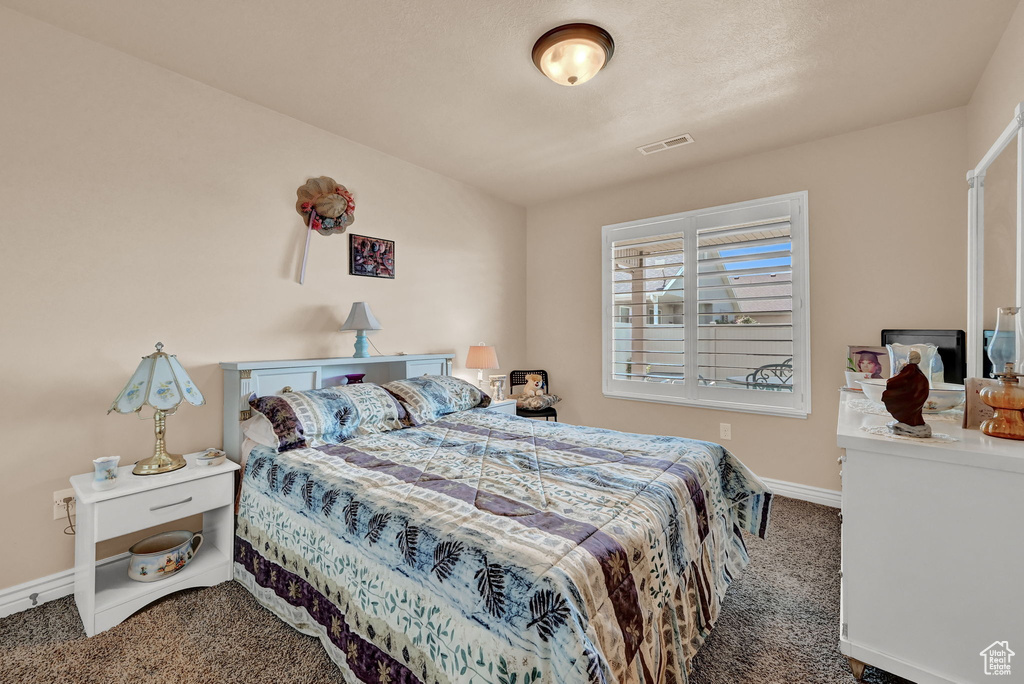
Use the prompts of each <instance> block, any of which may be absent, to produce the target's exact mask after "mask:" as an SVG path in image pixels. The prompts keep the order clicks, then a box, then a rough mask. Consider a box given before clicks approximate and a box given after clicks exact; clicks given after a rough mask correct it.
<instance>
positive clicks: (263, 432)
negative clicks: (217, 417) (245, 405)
mask: <svg viewBox="0 0 1024 684" xmlns="http://www.w3.org/2000/svg"><path fill="white" fill-rule="evenodd" d="M242 434H243V435H245V436H246V437H248V438H249V439H251V440H252V441H254V442H256V443H257V444H262V445H263V446H268V447H270V448H271V449H273V450H274V451H277V447H278V445H279V444H280V441H279V440H278V438H277V434H276V433H275V432H274V424H273V423H271V422H270V419H269V418H267V417H266V416H265V415H263V414H262V413H260V412H259V411H253V412H252V418H250V419H249V420H247V421H245V422H243V423H242Z"/></svg>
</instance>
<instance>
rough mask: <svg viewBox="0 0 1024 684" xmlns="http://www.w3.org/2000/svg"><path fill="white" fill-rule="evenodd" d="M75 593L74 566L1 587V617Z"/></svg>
mask: <svg viewBox="0 0 1024 684" xmlns="http://www.w3.org/2000/svg"><path fill="white" fill-rule="evenodd" d="M127 557H128V553H127V552H125V553H121V554H118V555H116V556H111V557H110V558H104V559H103V560H101V561H99V562H98V563H97V566H103V565H106V564H108V563H116V562H117V561H119V560H121V559H123V558H127ZM73 593H75V570H74V568H71V569H69V570H63V571H61V572H55V573H54V574H52V575H47V576H46V577H40V578H39V579H34V580H30V581H28V582H25V583H23V584H18V585H15V586H13V587H8V588H7V589H0V618H5V617H7V616H8V615H13V614H15V613H20V612H21V611H23V610H28V609H29V608H34V607H35V606H39V605H42V604H44V603H46V602H48V601H54V600H56V599H59V598H63V597H65V596H70V595H71V594H73Z"/></svg>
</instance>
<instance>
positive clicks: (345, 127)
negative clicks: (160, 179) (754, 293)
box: [0, 0, 1018, 204]
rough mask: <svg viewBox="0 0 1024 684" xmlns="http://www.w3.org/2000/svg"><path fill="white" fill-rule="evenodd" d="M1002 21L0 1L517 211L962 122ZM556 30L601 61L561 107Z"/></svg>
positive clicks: (616, 9) (639, 1) (598, 3)
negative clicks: (575, 32) (678, 137)
mask: <svg viewBox="0 0 1024 684" xmlns="http://www.w3.org/2000/svg"><path fill="white" fill-rule="evenodd" d="M1017 2H1018V0H857V1H855V2H849V1H841V0H760V1H758V2H755V1H753V0H732V1H725V0H688V1H685V2H683V1H680V0H675V1H665V2H652V1H649V0H633V1H631V2H626V1H623V0H619V1H618V2H611V1H608V0H588V1H586V2H584V1H580V0H576V1H573V0H569V1H565V2H553V1H552V0H518V1H511V0H435V1H433V2H425V1H422V0H421V1H418V2H416V1H409V0H405V1H402V2H399V1H398V0H378V1H375V2H374V1H371V0H363V1H362V2H356V1H352V0H292V1H290V2H285V1H283V0H281V1H278V2H269V1H266V0H263V1H260V2H253V1H251V0H250V1H248V2H245V1H243V0H220V1H219V2H209V1H208V0H207V1H202V0H176V1H175V2H167V1H166V0H163V1H161V2H155V1H153V0H135V1H132V0H90V1H89V2H79V1H77V0H0V3H2V4H5V5H7V6H9V7H11V8H14V9H16V10H19V11H21V12H23V13H25V14H28V15H30V16H33V17H36V18H38V19H41V20H43V21H46V22H49V23H51V24H54V25H56V26H59V27H61V28H64V29H67V30H69V31H72V32H74V33H77V34H80V35H82V36H85V37H88V38H91V39H93V40H96V41H98V42H100V43H103V44H106V45H109V46H111V47H114V48H117V49H119V50H122V51H124V52H127V53H129V54H132V55H135V56H137V57H139V58H141V59H144V60H147V61H149V62H153V63H155V64H158V65H160V66H163V67H166V68H167V69H171V70H173V71H176V72H179V73H181V74H184V75H186V76H189V77H191V78H194V79H196V80H197V81H201V82H203V83H207V84H209V85H211V86H214V87H216V88H219V89H221V90H224V91H227V92H229V93H232V94H234V95H237V96H239V97H242V98H245V99H247V100H250V101H252V102H256V103H259V104H261V105H264V106H266V107H269V108H271V109H274V110H276V111H279V112H282V113H285V114H288V115H290V116H293V117H295V118H296V119H300V120H302V121H305V122H307V123H309V124H312V125H314V126H317V127H319V128H322V129H325V130H328V131H331V132H334V133H337V134H338V135H341V136H344V137H346V138H349V139H351V140H355V141H357V142H360V143H363V144H365V145H368V146H370V147H373V148H376V149H379V150H382V151H384V152H387V153H390V154H392V155H394V156H396V157H400V158H402V159H406V160H408V161H411V162H413V163H415V164H418V165H420V166H423V167H426V168H429V169H433V170H436V171H438V172H440V173H442V174H445V175H447V176H450V177H452V178H456V179H459V180H462V181H464V182H466V183H469V184H471V185H475V186H477V187H480V188H483V189H484V190H487V191H489V192H492V193H494V194H495V195H498V196H500V197H504V198H506V199H508V200H511V201H512V202H515V203H518V204H527V203H536V202H538V201H543V200H546V199H551V198H554V197H558V196H561V195H566V194H572V193H577V192H580V191H583V190H588V189H591V188H596V187H600V186H605V185H610V184H613V183H620V182H623V181H628V180H632V179H636V178H640V177H643V176H648V175H654V174H660V173H664V172H666V171H670V170H675V169H681V168H686V167H693V166H697V165H704V164H708V163H711V162H715V161H718V160H722V159H726V158H730V157H736V156H739V155H743V154H749V153H751V152H755V151H760V150H766V149H772V148H778V147H782V146H785V145H791V144H794V143H798V142H803V141H807V140H813V139H816V138H821V137H824V136H828V135H834V134H837V133H842V132H844V131H850V130H856V129H859V128H864V127H867V126H873V125H877V124H881V123H886V122H889V121H896V120H900V119H904V118H908V117H912V116H917V115H920V114H925V113H928V112H934V111H939V110H942V109H947V108H950V107H956V106H959V105H963V104H966V103H967V101H968V99H969V98H970V95H971V93H972V92H973V90H974V86H975V84H976V83H977V82H978V79H979V77H980V76H981V73H982V71H983V70H984V68H985V65H986V63H987V62H988V59H989V57H990V56H991V54H992V52H993V50H994V49H995V46H996V44H997V43H998V41H999V38H1000V36H1001V35H1002V32H1003V30H1004V29H1005V27H1006V24H1007V22H1008V21H1009V18H1010V16H1011V15H1012V13H1013V10H1014V9H1015V7H1016V5H1017ZM570 21H589V22H592V23H597V24H600V25H601V26H603V27H604V28H606V29H607V30H608V31H609V32H610V33H611V34H612V36H613V37H614V39H615V43H616V49H615V56H614V58H613V59H612V61H611V63H610V64H609V66H608V67H607V68H606V69H605V70H604V71H603V72H602V73H601V74H599V75H598V76H597V77H596V78H594V80H592V81H590V82H589V83H586V84H584V85H582V86H579V87H576V88H566V87H561V86H557V85H555V84H554V83H551V82H550V81H548V80H547V79H546V78H545V77H544V76H543V75H541V74H540V72H538V71H537V70H536V69H535V67H534V66H533V63H532V62H531V60H530V50H531V48H532V46H533V42H534V41H535V40H536V39H537V38H538V37H539V36H540V35H541V34H543V33H544V32H545V31H547V30H548V29H550V28H552V27H553V26H556V25H558V24H561V23H566V22H570ZM677 133H692V134H693V136H694V137H695V138H696V142H695V143H694V144H692V145H685V146H682V147H679V148H676V149H672V150H669V151H667V152H662V153H660V154H656V155H652V156H649V157H641V156H640V155H639V154H638V153H637V151H636V150H635V148H636V147H637V146H638V145H641V144H644V143H648V142H653V141H656V140H661V139H663V138H667V137H669V136H672V135H675V134H677Z"/></svg>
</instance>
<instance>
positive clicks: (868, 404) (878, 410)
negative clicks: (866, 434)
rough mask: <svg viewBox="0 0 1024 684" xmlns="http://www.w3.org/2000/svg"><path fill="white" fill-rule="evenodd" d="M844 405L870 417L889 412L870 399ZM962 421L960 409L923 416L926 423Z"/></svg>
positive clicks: (851, 400) (962, 414)
mask: <svg viewBox="0 0 1024 684" xmlns="http://www.w3.org/2000/svg"><path fill="white" fill-rule="evenodd" d="M846 405H847V406H849V407H850V408H852V409H853V410H854V411H859V412H860V413H867V414H868V415H872V416H888V415H889V412H888V411H886V410H885V407H884V406H879V405H878V404H876V403H875V402H873V401H871V400H870V399H849V400H847V402H846ZM963 419H964V410H963V409H962V408H954V409H950V410H948V411H943V412H942V413H926V414H924V420H925V422H926V423H957V424H959V423H962V422H963Z"/></svg>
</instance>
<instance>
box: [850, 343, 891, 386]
mask: <svg viewBox="0 0 1024 684" xmlns="http://www.w3.org/2000/svg"><path fill="white" fill-rule="evenodd" d="M846 358H847V359H849V360H850V361H853V367H854V368H856V369H857V372H860V373H871V377H873V378H888V377H889V376H890V372H889V352H888V351H886V349H885V347H866V346H850V347H847V350H846Z"/></svg>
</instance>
